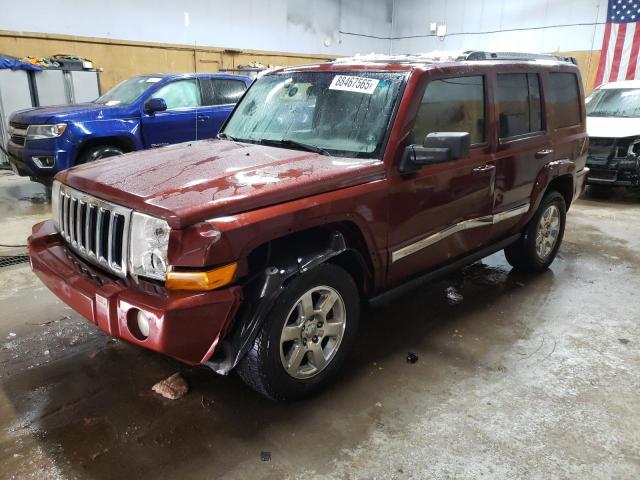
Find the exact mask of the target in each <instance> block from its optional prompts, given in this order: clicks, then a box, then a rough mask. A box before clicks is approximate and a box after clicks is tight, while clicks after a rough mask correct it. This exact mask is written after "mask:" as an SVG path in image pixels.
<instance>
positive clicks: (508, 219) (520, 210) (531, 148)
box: [492, 70, 553, 238]
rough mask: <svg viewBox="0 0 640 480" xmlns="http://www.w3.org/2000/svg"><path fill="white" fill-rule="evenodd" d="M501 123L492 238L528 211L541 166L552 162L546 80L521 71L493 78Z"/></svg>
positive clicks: (499, 74) (497, 111) (506, 230)
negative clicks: (543, 82) (545, 100)
mask: <svg viewBox="0 0 640 480" xmlns="http://www.w3.org/2000/svg"><path fill="white" fill-rule="evenodd" d="M492 80H493V81H494V91H495V100H496V118H497V120H498V129H497V135H498V139H497V148H496V156H495V158H496V184H495V204H494V206H493V213H494V214H495V215H498V216H497V218H496V223H495V225H494V228H493V233H492V237H495V238H497V237H501V236H504V235H505V234H506V233H507V232H508V231H509V230H510V228H511V227H513V226H514V225H515V224H516V223H517V222H518V220H519V218H520V217H521V216H522V215H523V214H524V213H526V212H527V211H528V207H529V201H530V198H531V192H532V190H533V186H534V184H535V182H536V179H537V177H538V173H539V172H540V168H541V165H544V163H546V162H549V161H551V160H553V149H552V148H551V143H550V136H549V134H548V131H547V125H546V118H545V117H546V115H545V111H544V107H543V105H544V102H543V101H542V75H541V74H540V73H538V72H531V71H530V70H528V71H521V72H505V73H497V74H496V76H495V77H493V78H492Z"/></svg>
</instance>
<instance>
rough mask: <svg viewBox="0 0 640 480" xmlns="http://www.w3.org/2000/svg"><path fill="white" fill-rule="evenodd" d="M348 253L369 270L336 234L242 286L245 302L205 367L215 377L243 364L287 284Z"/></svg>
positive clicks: (291, 255) (275, 263)
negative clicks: (215, 374)
mask: <svg viewBox="0 0 640 480" xmlns="http://www.w3.org/2000/svg"><path fill="white" fill-rule="evenodd" d="M345 252H355V253H356V254H357V256H358V258H360V261H361V262H362V264H363V266H364V267H366V263H365V262H364V259H362V258H361V255H360V252H358V251H357V250H355V249H352V248H350V247H349V246H348V245H347V242H346V240H345V238H344V236H343V234H342V233H340V232H337V231H336V232H333V233H332V234H331V235H330V236H329V239H328V241H325V243H324V244H323V245H321V244H313V243H312V244H303V245H297V246H296V248H295V249H292V250H291V251H290V252H288V253H287V255H286V256H283V257H279V258H277V259H275V260H274V261H273V262H269V263H270V265H269V266H267V267H266V268H264V269H262V270H261V271H260V272H259V273H258V274H256V275H253V276H251V277H249V278H248V279H247V280H246V281H245V283H244V285H243V296H244V299H243V302H242V305H241V307H240V310H239V311H238V314H237V315H236V319H235V321H234V322H233V325H232V327H231V329H230V331H229V332H228V333H227V334H226V335H225V336H224V338H222V340H221V341H220V344H219V345H218V348H217V349H216V352H215V354H214V355H213V356H212V357H211V358H210V359H209V360H208V361H206V362H205V363H204V364H205V365H206V366H208V367H209V368H211V369H212V370H213V371H215V372H216V373H219V374H221V375H227V374H228V373H229V372H230V371H231V370H233V368H234V367H235V366H236V365H237V364H238V363H239V362H240V360H242V358H243V357H244V356H245V355H246V353H247V352H248V351H249V349H250V348H251V346H252V345H253V342H254V340H255V338H256V337H257V335H258V333H259V332H260V329H261V328H262V325H263V323H264V320H265V318H266V316H267V315H268V314H269V312H270V311H271V308H272V307H273V304H274V302H275V301H276V299H277V298H278V296H279V295H280V294H281V293H282V291H283V290H284V289H285V288H286V287H287V284H288V283H289V282H290V281H291V280H292V279H293V278H294V277H296V276H297V275H301V274H303V273H305V272H307V271H309V270H311V269H313V268H315V267H317V266H318V265H321V264H323V263H326V262H328V261H329V260H331V259H333V258H335V257H337V256H338V255H341V254H343V253H345Z"/></svg>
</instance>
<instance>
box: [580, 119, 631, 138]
mask: <svg viewBox="0 0 640 480" xmlns="http://www.w3.org/2000/svg"><path fill="white" fill-rule="evenodd" d="M587 133H588V134H589V136H590V137H605V138H624V137H633V136H640V118H627V117H587Z"/></svg>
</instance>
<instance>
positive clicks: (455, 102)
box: [412, 75, 484, 145]
mask: <svg viewBox="0 0 640 480" xmlns="http://www.w3.org/2000/svg"><path fill="white" fill-rule="evenodd" d="M432 132H469V134H470V135H471V144H472V145H473V144H478V143H482V142H484V77H483V76H481V75H477V76H472V77H456V78H443V79H441V80H433V81H432V82H430V83H429V85H427V88H426V90H425V92H424V96H423V97H422V102H421V103H420V110H418V115H417V116H416V122H415V124H414V125H413V132H412V133H413V138H414V142H415V143H419V144H422V142H423V140H424V137H426V136H427V134H428V133H432Z"/></svg>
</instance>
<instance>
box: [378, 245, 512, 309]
mask: <svg viewBox="0 0 640 480" xmlns="http://www.w3.org/2000/svg"><path fill="white" fill-rule="evenodd" d="M520 236H521V234H520V233H517V234H515V235H512V236H510V237H508V238H505V239H504V240H501V241H499V242H497V243H494V244H493V245H489V246H488V247H484V248H481V249H480V250H476V251H475V252H473V253H471V254H469V255H467V256H465V257H462V258H459V259H458V260H454V261H453V262H451V263H447V264H445V265H443V266H441V267H439V268H436V269H435V270H431V271H429V272H427V273H425V274H422V275H420V276H419V277H416V278H413V279H411V280H408V281H406V282H404V283H402V284H400V285H398V286H397V287H393V288H392V289H390V290H386V291H384V292H382V293H379V294H378V295H376V296H374V297H371V298H369V303H370V304H371V305H379V304H382V303H386V302H388V301H390V300H392V299H394V298H396V297H400V296H402V295H404V294H406V293H408V292H410V291H411V290H414V289H416V288H417V287H419V286H421V285H423V284H425V283H428V282H431V281H433V280H436V279H438V278H440V277H442V276H444V275H446V274H447V273H450V272H452V271H455V270H459V269H461V268H462V267H464V266H466V265H469V264H470V263H473V262H477V261H478V260H480V259H482V258H485V257H488V256H489V255H491V254H493V253H496V252H497V251H499V250H502V249H504V248H505V247H508V246H509V245H511V244H512V243H515V242H517V241H518V239H519V238H520Z"/></svg>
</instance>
